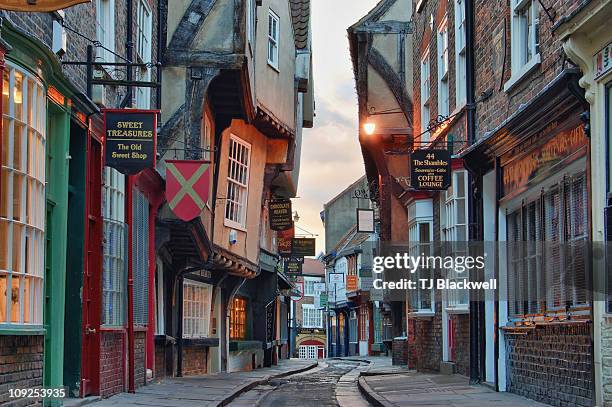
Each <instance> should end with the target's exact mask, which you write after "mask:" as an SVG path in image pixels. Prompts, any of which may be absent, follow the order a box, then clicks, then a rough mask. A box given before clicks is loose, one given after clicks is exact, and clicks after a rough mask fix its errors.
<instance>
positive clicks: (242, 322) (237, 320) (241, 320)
mask: <svg viewBox="0 0 612 407" xmlns="http://www.w3.org/2000/svg"><path fill="white" fill-rule="evenodd" d="M246 306H247V302H246V299H244V298H241V297H235V298H234V300H233V301H232V305H231V307H230V339H233V340H244V339H246Z"/></svg>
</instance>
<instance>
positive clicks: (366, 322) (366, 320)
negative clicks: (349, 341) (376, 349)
mask: <svg viewBox="0 0 612 407" xmlns="http://www.w3.org/2000/svg"><path fill="white" fill-rule="evenodd" d="M369 339H370V315H369V312H368V306H367V305H362V306H360V307H359V340H360V341H368V340H369Z"/></svg>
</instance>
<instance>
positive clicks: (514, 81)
mask: <svg viewBox="0 0 612 407" xmlns="http://www.w3.org/2000/svg"><path fill="white" fill-rule="evenodd" d="M540 63H541V59H540V54H537V55H536V56H534V57H533V58H532V59H531V61H529V62H528V63H527V64H525V65H523V66H522V67H521V68H520V69H519V70H518V72H514V71H513V72H512V76H511V77H510V79H508V80H507V81H506V83H504V92H506V93H508V92H510V91H512V89H514V88H515V87H516V86H517V85H518V84H519V83H521V82H522V81H523V79H525V77H526V76H527V75H529V74H530V73H531V72H532V71H533V70H534V69H536V68H537V67H538V66H540Z"/></svg>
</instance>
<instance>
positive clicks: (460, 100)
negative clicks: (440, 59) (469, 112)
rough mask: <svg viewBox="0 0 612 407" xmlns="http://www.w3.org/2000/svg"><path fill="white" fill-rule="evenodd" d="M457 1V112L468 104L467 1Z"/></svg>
mask: <svg viewBox="0 0 612 407" xmlns="http://www.w3.org/2000/svg"><path fill="white" fill-rule="evenodd" d="M454 1H455V110H457V109H460V108H461V107H463V106H465V104H466V103H467V89H466V83H467V68H466V55H465V51H466V41H467V35H466V31H465V24H466V21H465V19H466V15H465V1H466V0H454Z"/></svg>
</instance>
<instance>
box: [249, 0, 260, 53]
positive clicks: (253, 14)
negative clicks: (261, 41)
mask: <svg viewBox="0 0 612 407" xmlns="http://www.w3.org/2000/svg"><path fill="white" fill-rule="evenodd" d="M256 7H257V6H256V4H255V0H247V2H246V9H247V20H246V21H247V28H246V32H247V39H248V41H249V44H250V45H251V47H253V46H255V44H254V42H255V33H256V31H257V8H256Z"/></svg>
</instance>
